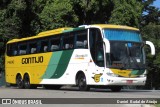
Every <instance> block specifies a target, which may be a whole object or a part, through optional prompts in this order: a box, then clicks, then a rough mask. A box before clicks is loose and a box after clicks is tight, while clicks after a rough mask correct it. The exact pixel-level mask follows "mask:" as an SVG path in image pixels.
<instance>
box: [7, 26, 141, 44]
mask: <svg viewBox="0 0 160 107" xmlns="http://www.w3.org/2000/svg"><path fill="white" fill-rule="evenodd" d="M85 27H86V28H87V27H88V28H92V27H97V28H101V29H104V28H108V29H109V28H110V29H126V30H134V31H139V29H137V28H134V27H129V26H122V25H110V24H94V25H88V26H86V25H85V26H84V27H83V26H81V27H77V28H71V27H64V28H58V29H53V30H49V31H44V32H40V33H39V34H38V35H36V36H31V37H26V38H21V39H12V40H10V41H8V42H7V43H14V42H20V41H25V40H30V39H35V38H41V37H47V36H50V35H54V34H60V33H65V32H71V31H77V30H82V29H85Z"/></svg>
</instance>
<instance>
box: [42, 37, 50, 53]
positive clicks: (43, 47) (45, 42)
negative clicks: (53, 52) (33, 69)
mask: <svg viewBox="0 0 160 107" xmlns="http://www.w3.org/2000/svg"><path fill="white" fill-rule="evenodd" d="M47 51H48V40H44V41H41V47H40V52H41V53H42V52H47Z"/></svg>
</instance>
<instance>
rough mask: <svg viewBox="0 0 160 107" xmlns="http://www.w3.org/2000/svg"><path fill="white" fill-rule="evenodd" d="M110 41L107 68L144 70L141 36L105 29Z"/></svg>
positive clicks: (129, 32) (131, 32)
mask: <svg viewBox="0 0 160 107" xmlns="http://www.w3.org/2000/svg"><path fill="white" fill-rule="evenodd" d="M104 34H105V38H107V39H108V40H109V41H110V53H109V54H107V55H106V58H107V59H106V62H107V66H108V67H110V68H121V69H145V55H144V50H143V43H142V40H141V36H140V34H139V32H137V31H129V30H116V29H105V30H104Z"/></svg>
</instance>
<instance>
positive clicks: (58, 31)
mask: <svg viewBox="0 0 160 107" xmlns="http://www.w3.org/2000/svg"><path fill="white" fill-rule="evenodd" d="M70 29H72V28H70V27H64V28H58V29H53V30H49V31H44V32H40V33H39V34H38V35H36V36H31V37H27V38H22V39H12V40H10V41H8V42H7V44H8V43H14V42H20V41H25V40H31V39H36V38H41V37H46V36H51V35H56V34H60V33H63V31H64V30H70Z"/></svg>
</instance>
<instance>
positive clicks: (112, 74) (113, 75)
mask: <svg viewBox="0 0 160 107" xmlns="http://www.w3.org/2000/svg"><path fill="white" fill-rule="evenodd" d="M107 75H108V76H111V77H118V75H117V74H114V73H107Z"/></svg>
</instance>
